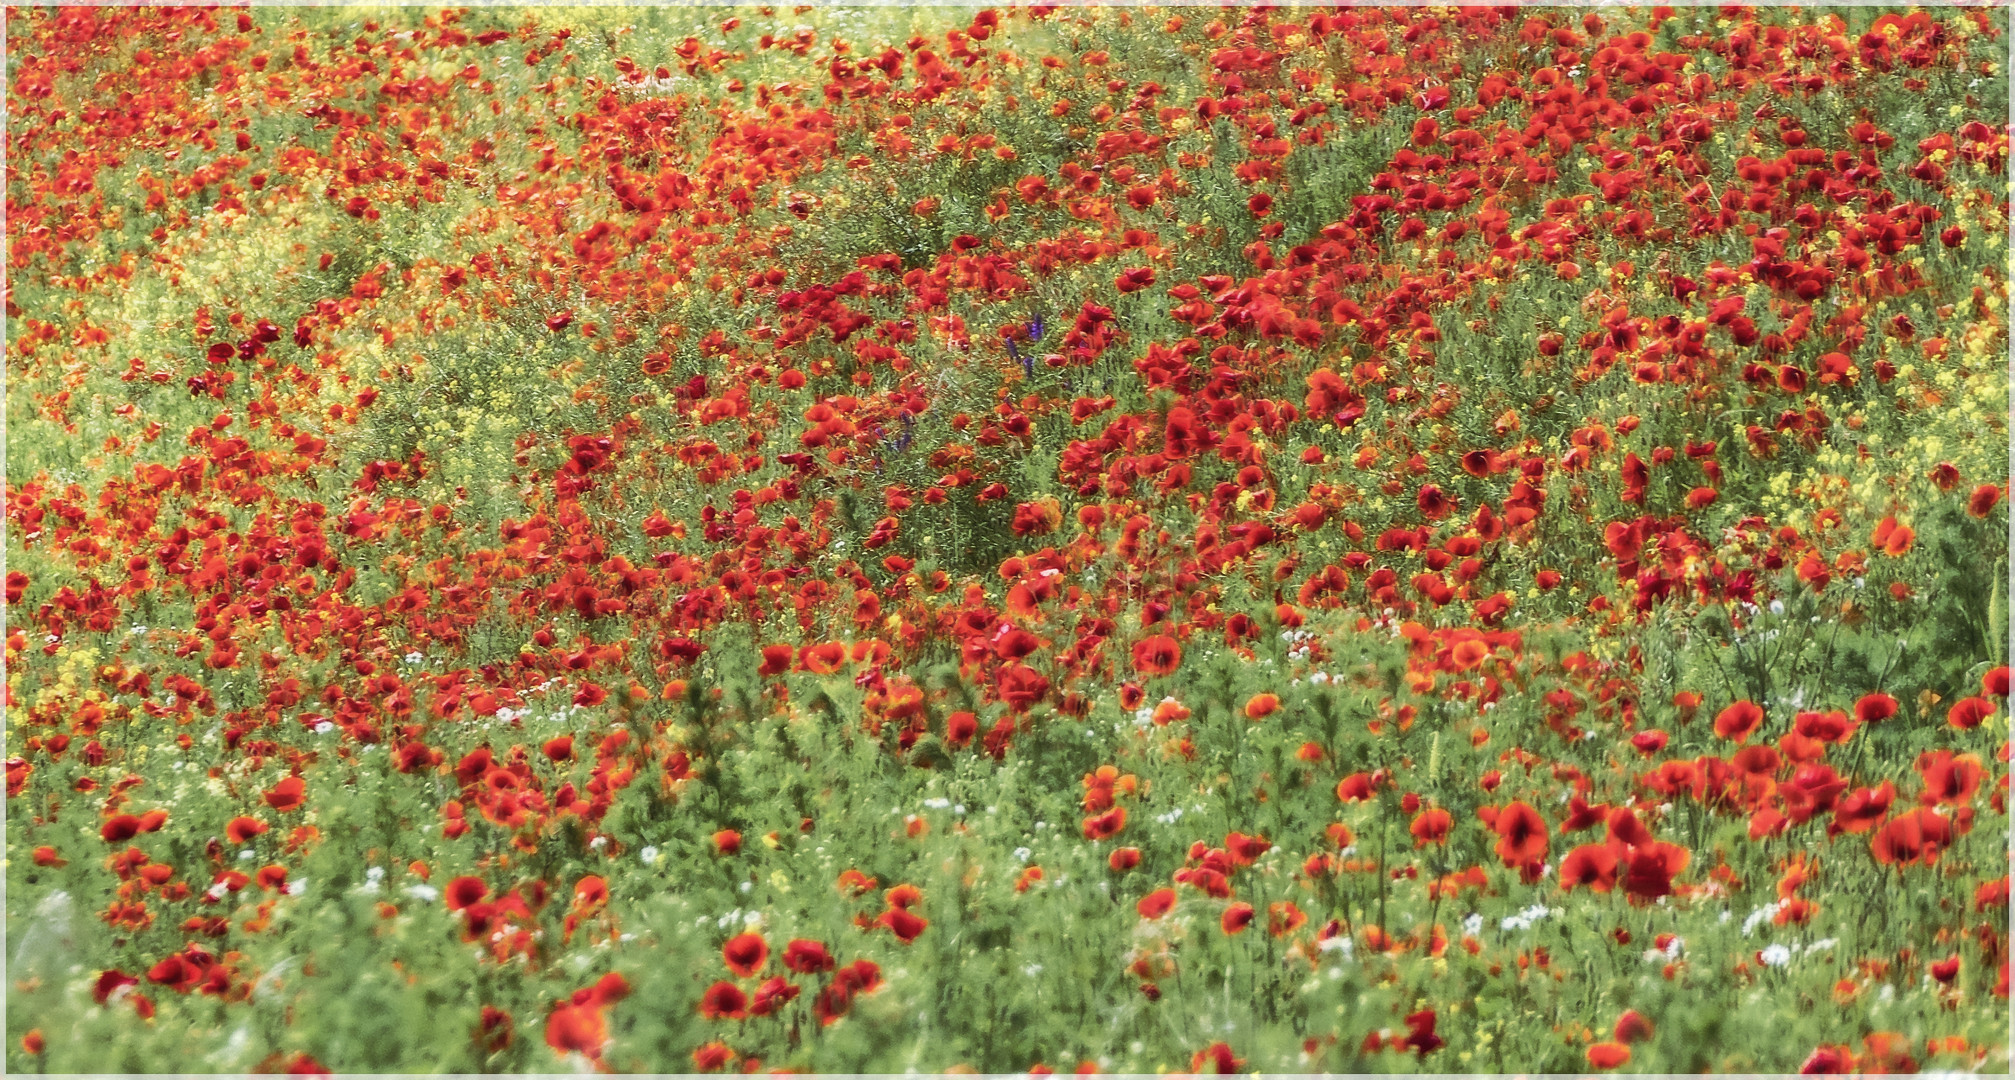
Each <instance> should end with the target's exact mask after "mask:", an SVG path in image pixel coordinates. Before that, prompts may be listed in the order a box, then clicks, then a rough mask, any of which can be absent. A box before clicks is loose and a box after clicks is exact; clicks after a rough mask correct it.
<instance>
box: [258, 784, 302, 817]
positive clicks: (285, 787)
mask: <svg viewBox="0 0 2015 1080" xmlns="http://www.w3.org/2000/svg"><path fill="white" fill-rule="evenodd" d="M307 787H308V785H307V784H305V783H303V782H302V780H301V778H300V777H298V776H289V777H287V778H286V779H284V780H282V781H280V782H279V783H277V784H274V785H273V787H272V789H271V790H269V791H267V792H266V805H267V806H270V807H272V808H273V809H275V810H278V811H279V812H281V813H283V814H284V813H286V812H288V811H290V810H299V809H300V808H301V804H302V803H303V802H305V801H306V794H305V793H306V791H307Z"/></svg>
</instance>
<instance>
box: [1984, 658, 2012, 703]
mask: <svg viewBox="0 0 2015 1080" xmlns="http://www.w3.org/2000/svg"><path fill="white" fill-rule="evenodd" d="M1980 692H1981V693H1983V694H1988V695H1991V696H1993V697H1998V698H2006V697H2007V696H2008V665H2006V664H2003V665H2001V666H2000V667H1997V668H1993V669H1991V670H1989V671H1988V672H1987V673H1986V674H1985V675H1982V676H1980Z"/></svg>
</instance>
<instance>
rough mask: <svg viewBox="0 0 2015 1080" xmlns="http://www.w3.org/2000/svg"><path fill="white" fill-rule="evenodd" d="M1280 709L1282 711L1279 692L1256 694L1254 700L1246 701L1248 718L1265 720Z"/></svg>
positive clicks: (1246, 716) (1246, 715)
mask: <svg viewBox="0 0 2015 1080" xmlns="http://www.w3.org/2000/svg"><path fill="white" fill-rule="evenodd" d="M1278 711H1280V696H1279V695H1278V694H1254V695H1253V696H1252V700H1250V701H1248V702H1246V703H1245V718H1246V719H1247V720H1264V719H1266V718H1267V717H1269V716H1272V715H1273V714H1274V713H1276V712H1278Z"/></svg>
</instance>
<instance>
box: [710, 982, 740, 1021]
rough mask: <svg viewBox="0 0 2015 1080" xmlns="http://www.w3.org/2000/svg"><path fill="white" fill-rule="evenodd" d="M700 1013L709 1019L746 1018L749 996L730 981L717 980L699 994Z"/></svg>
mask: <svg viewBox="0 0 2015 1080" xmlns="http://www.w3.org/2000/svg"><path fill="white" fill-rule="evenodd" d="M700 1015H701V1016H704V1017H706V1018H707V1019H709V1020H746V1019H748V1015H749V997H748V995H747V994H744V993H742V988H741V987H739V986H736V985H735V984H734V983H731V982H717V983H715V984H714V985H712V986H709V987H707V990H706V993H704V994H701V995H700Z"/></svg>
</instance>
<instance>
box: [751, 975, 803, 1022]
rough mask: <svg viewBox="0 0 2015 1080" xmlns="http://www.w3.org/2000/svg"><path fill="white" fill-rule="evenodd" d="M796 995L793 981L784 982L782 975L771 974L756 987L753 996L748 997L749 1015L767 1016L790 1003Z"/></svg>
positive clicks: (795, 986)
mask: <svg viewBox="0 0 2015 1080" xmlns="http://www.w3.org/2000/svg"><path fill="white" fill-rule="evenodd" d="M797 996H798V987H797V985H796V984H795V983H790V982H786V981H785V980H784V977H783V976H782V975H773V976H771V977H770V978H768V979H766V980H764V982H763V984H762V985H761V986H758V987H756V992H755V996H754V997H752V998H750V999H749V1015H750V1016H768V1015H770V1014H771V1013H773V1012H775V1011H777V1010H778V1009H780V1008H783V1007H784V1006H785V1005H788V1004H790V1003H791V1001H793V1000H795V999H796V998H797Z"/></svg>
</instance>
